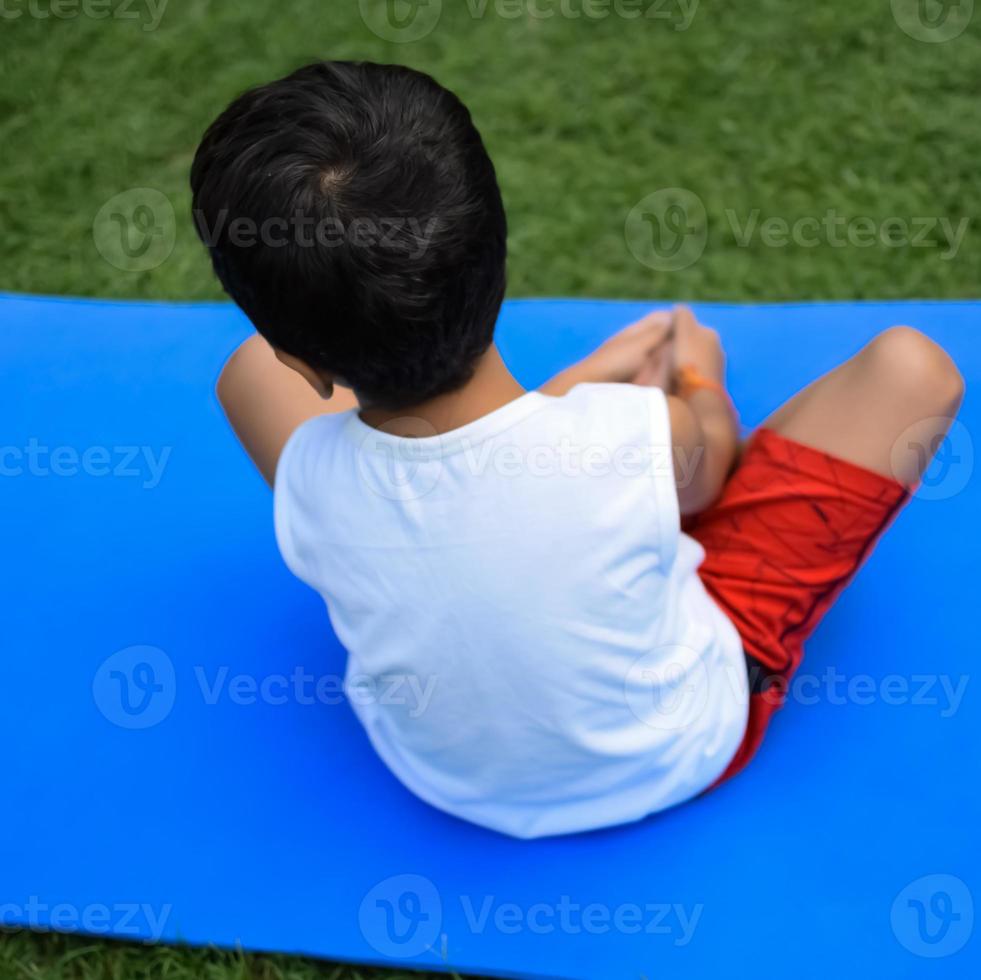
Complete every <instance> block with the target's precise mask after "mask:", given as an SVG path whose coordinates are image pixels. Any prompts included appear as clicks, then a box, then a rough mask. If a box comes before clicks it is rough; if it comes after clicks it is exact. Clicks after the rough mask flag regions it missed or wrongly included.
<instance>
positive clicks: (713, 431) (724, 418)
mask: <svg viewBox="0 0 981 980" xmlns="http://www.w3.org/2000/svg"><path fill="white" fill-rule="evenodd" d="M674 328H675V329H674V338H675V339H674V345H675V358H676V362H677V364H678V365H679V366H680V367H681V376H680V378H679V379H678V383H676V385H675V388H676V390H677V394H676V395H675V396H670V397H669V398H668V413H669V415H670V418H671V442H672V446H673V447H674V471H675V483H676V485H677V487H678V503H679V506H680V508H681V513H682V514H697V513H698V512H699V511H702V510H705V508H706V507H708V506H709V505H710V504H712V503H713V502H714V501H715V500H716V498H717V497H718V496H719V493H720V492H721V491H722V486H723V484H724V483H725V481H726V479H727V477H728V476H729V473H730V471H731V470H732V466H733V463H734V462H735V460H736V454H737V452H738V450H739V425H738V422H737V420H736V415H735V412H734V410H733V407H732V402H731V400H730V399H729V396H728V395H727V394H726V390H725V354H724V352H723V350H722V344H721V343H720V341H719V335H718V334H717V333H716V332H715V331H714V330H711V329H709V328H708V327H703V326H702V325H701V324H700V323H698V321H697V320H696V319H695V317H694V315H693V314H692V312H691V310H689V309H688V308H687V307H685V306H680V307H678V309H677V310H676V311H675V321H674ZM686 371H690V372H694V374H695V375H696V376H697V378H698V379H699V383H698V384H695V385H692V384H685V378H684V374H685V372H686Z"/></svg>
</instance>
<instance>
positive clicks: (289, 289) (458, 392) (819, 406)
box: [191, 63, 962, 837]
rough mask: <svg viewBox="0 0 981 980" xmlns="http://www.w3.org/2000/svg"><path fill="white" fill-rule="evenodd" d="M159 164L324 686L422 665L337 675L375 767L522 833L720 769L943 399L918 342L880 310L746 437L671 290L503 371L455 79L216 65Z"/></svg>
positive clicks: (714, 348)
mask: <svg viewBox="0 0 981 980" xmlns="http://www.w3.org/2000/svg"><path fill="white" fill-rule="evenodd" d="M191 183H192V189H193V192H194V209H195V217H196V220H197V224H198V228H199V230H200V232H201V234H202V238H203V239H204V240H205V242H206V244H207V245H208V247H209V250H210V253H211V257H212V260H213V263H214V268H215V271H216V273H217V275H218V277H219V278H220V280H221V282H222V284H223V285H224V287H225V289H226V290H227V291H228V293H229V294H230V295H231V297H232V298H233V299H234V300H235V302H236V303H238V304H239V306H241V308H242V309H243V310H244V311H245V313H246V314H247V315H248V316H249V318H250V319H251V320H252V322H253V324H254V325H255V327H256V329H257V331H258V334H259V336H257V337H253V338H252V339H250V340H249V341H247V342H246V343H245V344H244V345H243V346H242V347H241V348H240V349H239V350H238V351H237V352H236V353H235V354H234V355H233V356H232V358H231V360H230V361H229V362H228V364H227V365H226V366H225V368H224V370H223V372H222V375H221V378H220V381H219V384H218V394H219V398H220V400H221V403H222V405H223V406H224V409H225V411H226V413H227V415H228V418H229V420H230V422H231V424H232V426H233V428H234V429H235V431H236V433H237V434H238V437H239V438H240V439H241V441H242V444H243V445H244V446H245V448H246V450H247V451H248V452H249V454H250V455H251V456H252V458H253V460H254V461H255V463H256V465H257V466H258V467H259V469H260V471H261V472H262V473H263V475H264V476H265V477H266V479H267V480H268V481H269V482H270V483H273V482H275V493H274V511H275V525H276V534H277V539H278V542H279V546H280V549H281V551H282V553H283V556H284V559H285V561H286V563H287V564H288V565H289V567H290V568H291V569H292V571H293V572H294V573H295V574H296V575H297V576H298V577H299V578H301V579H302V580H303V581H305V582H307V583H309V584H310V585H311V586H312V587H314V588H315V589H316V590H318V591H319V592H320V593H321V594H322V595H323V596H324V598H325V600H326V602H327V606H328V609H329V613H330V618H331V620H332V623H333V626H334V628H335V630H336V632H337V635H338V637H339V638H340V640H341V642H342V643H343V644H344V646H345V647H346V649H347V651H348V654H349V662H348V678H349V683H351V684H354V683H355V682H354V679H356V678H359V677H366V678H370V679H372V680H376V681H377V682H378V685H377V686H378V689H383V687H384V684H385V683H387V682H389V680H390V679H392V678H395V679H400V680H402V681H409V682H411V683H410V684H408V685H403V689H409V690H416V691H426V692H427V695H426V697H425V698H424V699H419V700H418V701H414V702H411V703H409V702H406V699H404V698H402V699H390V700H401V701H403V703H401V704H391V703H383V702H384V701H385V699H372V698H370V697H369V698H366V697H364V696H361V695H362V694H363V692H359V696H357V697H352V698H351V700H352V704H353V706H354V708H355V710H356V711H357V713H358V715H359V717H360V719H361V721H362V723H363V724H364V726H365V729H366V731H367V734H368V737H369V738H370V739H371V742H372V744H373V745H374V746H375V748H376V749H377V751H378V753H379V755H380V756H381V757H382V759H383V760H384V761H385V762H386V764H387V765H388V766H389V767H390V768H391V770H392V771H393V772H394V773H395V775H396V776H397V777H398V778H399V779H401V780H402V781H403V782H404V783H405V785H406V786H407V787H409V789H411V790H412V791H413V792H415V793H416V794H417V795H418V796H420V797H422V798H423V799H424V800H427V801H429V802H430V803H432V804H433V805H435V806H437V807H439V808H441V809H443V810H446V811H448V812H450V813H453V814H456V815H458V816H460V817H463V818H465V819H467V820H471V821H473V822H476V823H478V824H482V825H484V826H486V827H491V828H494V829H497V830H499V831H502V832H504V833H508V834H512V835H515V836H518V837H536V836H543V835H551V834H562V833H570V832H574V831H580V830H589V829H592V828H597V827H604V826H609V825H613V824H618V823H623V822H626V821H631V820H637V819H640V818H641V817H644V816H645V815H647V814H650V813H654V812H656V811H659V810H662V809H664V808H665V807H668V806H671V805H673V804H676V803H679V802H681V801H683V800H686V799H690V798H691V797H693V796H696V795H698V794H699V793H701V792H703V791H705V790H707V789H709V788H710V787H712V786H714V785H716V784H718V783H719V782H720V781H721V780H723V779H726V778H728V777H729V776H731V775H733V774H734V773H736V772H737V771H739V770H740V769H741V768H742V767H743V766H744V765H745V764H746V763H747V761H748V760H749V759H750V758H751V756H752V755H753V753H754V752H755V751H756V749H757V748H758V746H759V744H760V742H761V740H762V738H763V735H764V732H765V729H766V726H767V723H768V721H769V718H770V716H771V715H772V714H773V712H774V711H775V710H776V708H777V707H779V705H780V704H781V702H782V698H783V694H784V690H785V686H786V683H787V681H788V679H789V678H790V677H791V675H792V674H793V672H794V671H795V670H796V668H797V666H798V664H799V663H800V660H801V656H802V644H803V641H804V639H805V638H806V637H807V636H808V635H809V633H810V632H811V631H812V630H813V628H814V626H815V625H816V624H817V622H818V621H819V619H820V618H821V616H822V615H823V613H824V612H825V611H826V610H827V609H828V607H829V606H830V604H831V603H832V601H833V600H834V598H835V597H836V595H837V594H838V593H839V591H840V590H841V589H842V588H843V586H844V585H845V583H846V582H847V581H848V580H849V579H850V577H851V576H852V575H853V574H854V572H855V571H856V569H857V568H858V566H859V565H860V564H861V562H862V560H863V559H864V557H865V556H866V554H867V553H868V551H869V550H870V548H871V547H872V545H873V544H874V542H875V540H876V538H877V536H878V535H879V534H880V533H881V532H882V530H883V529H884V528H885V527H886V525H887V524H888V523H889V521H890V520H891V519H892V518H893V516H894V515H895V514H896V512H897V511H898V509H899V508H900V507H901V506H902V504H903V503H904V502H905V501H906V500H907V498H908V493H909V488H910V487H911V486H913V485H915V484H916V482H917V480H918V479H919V477H920V475H921V472H922V469H923V468H925V466H926V465H927V463H928V462H929V460H928V458H927V454H925V453H923V452H917V451H916V449H917V446H926V447H936V446H937V445H938V444H939V442H940V440H941V439H942V437H943V435H944V433H945V431H946V428H947V426H948V425H949V422H950V419H951V417H952V416H953V415H954V414H955V412H956V410H957V407H958V404H959V401H960V398H961V387H962V386H961V381H960V378H959V375H958V373H957V371H956V369H955V367H954V366H953V364H952V363H951V361H950V359H949V358H948V357H947V355H946V354H945V353H944V352H943V351H942V350H941V349H940V348H938V347H937V346H936V345H935V344H933V343H932V342H931V341H930V340H928V339H927V338H926V337H924V336H922V335H921V334H919V333H917V332H915V331H913V330H912V329H910V328H908V327H896V328H893V329H891V330H888V331H886V332H885V333H884V334H882V335H880V336H879V337H877V338H876V339H875V340H873V341H872V342H871V343H870V344H869V345H868V346H867V347H865V349H864V350H862V351H861V352H859V353H858V354H857V355H856V356H855V357H853V358H852V359H851V360H849V361H847V362H846V363H844V364H843V365H841V366H840V367H839V368H837V369H836V370H834V371H832V372H831V373H830V374H829V375H827V376H826V377H823V378H820V379H819V380H817V381H815V382H814V383H813V384H812V385H810V386H809V387H808V388H807V389H805V390H804V391H803V392H801V393H800V394H799V395H797V396H796V397H795V398H793V399H792V400H791V401H790V402H789V403H788V404H786V405H784V406H783V407H782V408H780V409H778V410H777V412H776V413H775V414H774V415H773V416H772V417H771V418H770V419H769V420H768V422H767V423H766V425H765V426H764V428H763V429H762V430H761V431H760V432H758V433H756V435H755V436H754V437H753V438H752V439H751V440H750V441H749V443H748V444H747V445H746V446H745V447H740V445H739V441H738V429H737V424H736V420H735V416H734V412H733V410H732V406H731V403H730V401H729V398H728V396H727V394H726V392H725V388H724V375H725V370H724V367H725V366H724V356H723V352H722V349H721V347H720V344H719V339H718V337H717V336H716V334H715V333H714V332H712V331H711V330H709V329H707V328H705V327H702V326H700V325H699V324H698V323H696V322H695V320H694V318H693V317H692V314H691V313H690V312H689V311H688V310H686V309H683V308H682V309H678V310H676V311H675V312H674V313H673V314H665V313H653V314H651V315H650V316H648V317H646V318H645V319H643V320H642V321H640V322H639V323H637V324H634V325H633V326H631V327H628V328H627V329H626V330H624V331H623V332H621V333H620V334H618V335H616V336H615V337H613V338H612V339H611V340H609V341H607V342H606V343H605V344H604V345H603V346H602V347H600V349H599V350H598V351H597V352H596V353H595V354H593V355H592V356H590V357H588V358H587V359H586V360H584V361H583V362H581V363H580V364H578V365H575V366H574V367H572V368H570V369H569V370H567V371H565V372H563V373H562V374H560V375H559V376H558V377H556V378H555V379H553V380H552V381H551V382H549V383H548V384H547V385H545V387H544V388H542V389H541V390H540V391H524V390H523V389H522V388H521V386H520V385H519V384H518V383H517V381H516V380H515V379H514V378H513V377H512V376H511V374H510V373H509V372H508V370H507V367H506V366H505V364H504V362H503V361H502V359H501V357H500V355H499V354H498V351H497V348H496V347H495V346H494V325H495V321H496V319H497V315H498V312H499V309H500V305H501V302H502V298H503V296H504V289H505V239H506V223H505V215H504V208H503V206H502V203H501V196H500V193H499V190H498V186H497V182H496V179H495V174H494V168H493V166H492V164H491V161H490V159H489V158H488V156H487V153H486V151H485V150H484V146H483V143H482V141H481V138H480V136H479V134H478V133H477V131H476V129H475V128H474V126H473V123H472V121H471V118H470V115H469V113H468V111H467V109H466V108H465V107H464V106H463V105H462V103H461V102H460V101H459V100H458V99H457V98H456V97H455V96H454V95H452V94H451V93H450V92H448V91H446V90H445V89H443V88H441V87H440V86H439V85H438V84H437V83H436V82H435V81H433V80H432V79H431V78H429V77H428V76H426V75H423V74H420V73H418V72H415V71H411V70H409V69H407V68H401V67H393V66H381V65H373V64H353V63H322V64H313V65H310V66H308V67H306V68H303V69H301V70H299V71H297V72H295V73H294V74H292V75H290V76H289V77H287V78H284V79H282V80H280V81H277V82H274V83H272V84H269V85H266V86H263V87H261V88H258V89H256V90H254V91H251V92H248V93H246V94H245V95H243V96H242V97H241V98H239V99H237V100H236V101H235V102H233V103H232V105H231V106H229V108H228V109H227V110H226V111H225V112H224V113H222V115H221V116H220V117H219V118H218V119H217V120H216V121H215V123H214V124H213V125H212V126H211V128H210V129H209V130H208V132H207V134H206V135H205V137H204V140H203V142H202V144H201V146H200V148H199V149H198V152H197V156H196V158H195V161H194V166H193V170H192V174H191ZM896 446H898V447H899V448H898V449H897V450H894V447H896ZM682 518H684V519H685V527H686V531H687V533H683V532H682V531H681V520H682Z"/></svg>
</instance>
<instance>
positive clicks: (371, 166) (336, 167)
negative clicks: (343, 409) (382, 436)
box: [191, 62, 507, 409]
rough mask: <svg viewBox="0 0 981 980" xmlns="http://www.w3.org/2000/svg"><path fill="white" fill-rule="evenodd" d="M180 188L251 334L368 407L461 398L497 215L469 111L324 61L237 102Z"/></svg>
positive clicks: (392, 80) (480, 324) (499, 258)
mask: <svg viewBox="0 0 981 980" xmlns="http://www.w3.org/2000/svg"><path fill="white" fill-rule="evenodd" d="M191 189H192V191H193V195H194V205H193V206H194V216H195V222H196V225H197V228H198V232H199V234H200V235H201V237H202V239H203V240H204V242H205V244H206V245H207V246H208V248H209V251H210V253H211V257H212V261H213V264H214V268H215V272H216V274H217V275H218V278H219V279H220V280H221V283H222V285H223V286H224V288H225V290H226V291H227V292H228V294H229V295H230V296H231V297H232V299H234V300H235V302H236V303H237V304H238V305H239V306H240V307H241V308H242V309H243V310H244V311H245V313H246V315H247V316H248V317H249V318H250V319H251V321H252V322H253V324H254V325H255V327H256V329H257V330H258V331H259V333H261V334H262V335H263V336H264V337H265V338H266V340H268V341H269V342H270V344H272V345H273V346H274V347H277V348H279V349H281V350H283V351H284V352H286V353H287V354H292V355H293V356H295V357H298V358H300V359H301V360H303V361H305V362H306V363H307V364H309V365H310V366H311V367H314V368H316V369H318V370H325V371H328V372H330V373H332V374H333V375H335V376H336V377H337V378H338V380H340V381H341V382H343V383H345V384H348V385H350V386H351V387H352V388H354V390H355V391H356V392H357V394H358V396H359V397H360V398H362V399H363V400H364V401H365V402H367V403H370V404H373V405H378V406H380V407H384V408H388V409H398V408H404V407H407V406H410V405H413V404H416V403H419V402H421V401H424V400H426V399H427V398H432V397H435V396H436V395H440V394H444V393H446V392H448V391H452V390H454V389H456V388H459V387H460V386H461V385H463V384H465V383H466V381H467V380H469V378H470V376H471V374H472V372H473V369H474V366H475V363H476V361H477V359H478V358H479V357H480V355H481V354H482V353H484V351H486V350H487V348H488V347H489V346H490V344H491V341H492V339H493V333H494V324H495V322H496V319H497V315H498V312H499V310H500V305H501V302H502V300H503V296H504V286H505V251H506V234H507V229H506V221H505V217H504V208H503V205H502V202H501V196H500V191H499V189H498V186H497V180H496V177H495V173H494V167H493V164H492V163H491V161H490V158H489V157H488V155H487V152H486V150H485V149H484V145H483V142H482V140H481V138H480V134H479V133H478V132H477V130H476V128H475V127H474V125H473V122H472V120H471V118H470V113H469V112H468V110H467V108H466V107H465V106H464V105H463V103H461V102H460V100H459V99H458V98H457V97H456V96H455V95H453V94H452V93H451V92H449V91H447V90H446V89H444V88H442V87H441V86H440V85H438V84H437V83H436V82H435V81H434V80H433V79H432V78H430V77H429V76H428V75H424V74H422V73H420V72H417V71H413V70H411V69H409V68H403V67H399V66H391V65H375V64H370V63H352V62H322V63H316V64H312V65H308V66H307V67H305V68H301V69H300V70H298V71H296V72H294V73H293V74H291V75H289V76H287V77H286V78H283V79H280V80H279V81H275V82H272V83H270V84H268V85H263V86H261V87H259V88H256V89H253V90H251V91H249V92H246V93H245V94H244V95H242V96H240V97H239V98H238V99H236V100H235V101H234V102H233V103H232V104H231V105H230V106H229V107H228V108H227V109H226V110H225V111H224V112H223V113H222V114H221V115H220V116H219V117H218V118H217V119H216V120H215V122H214V123H213V124H212V125H211V127H210V128H209V129H208V131H207V133H206V134H205V136H204V139H203V141H202V143H201V145H200V147H199V148H198V151H197V154H196V156H195V159H194V164H193V167H192V170H191Z"/></svg>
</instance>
